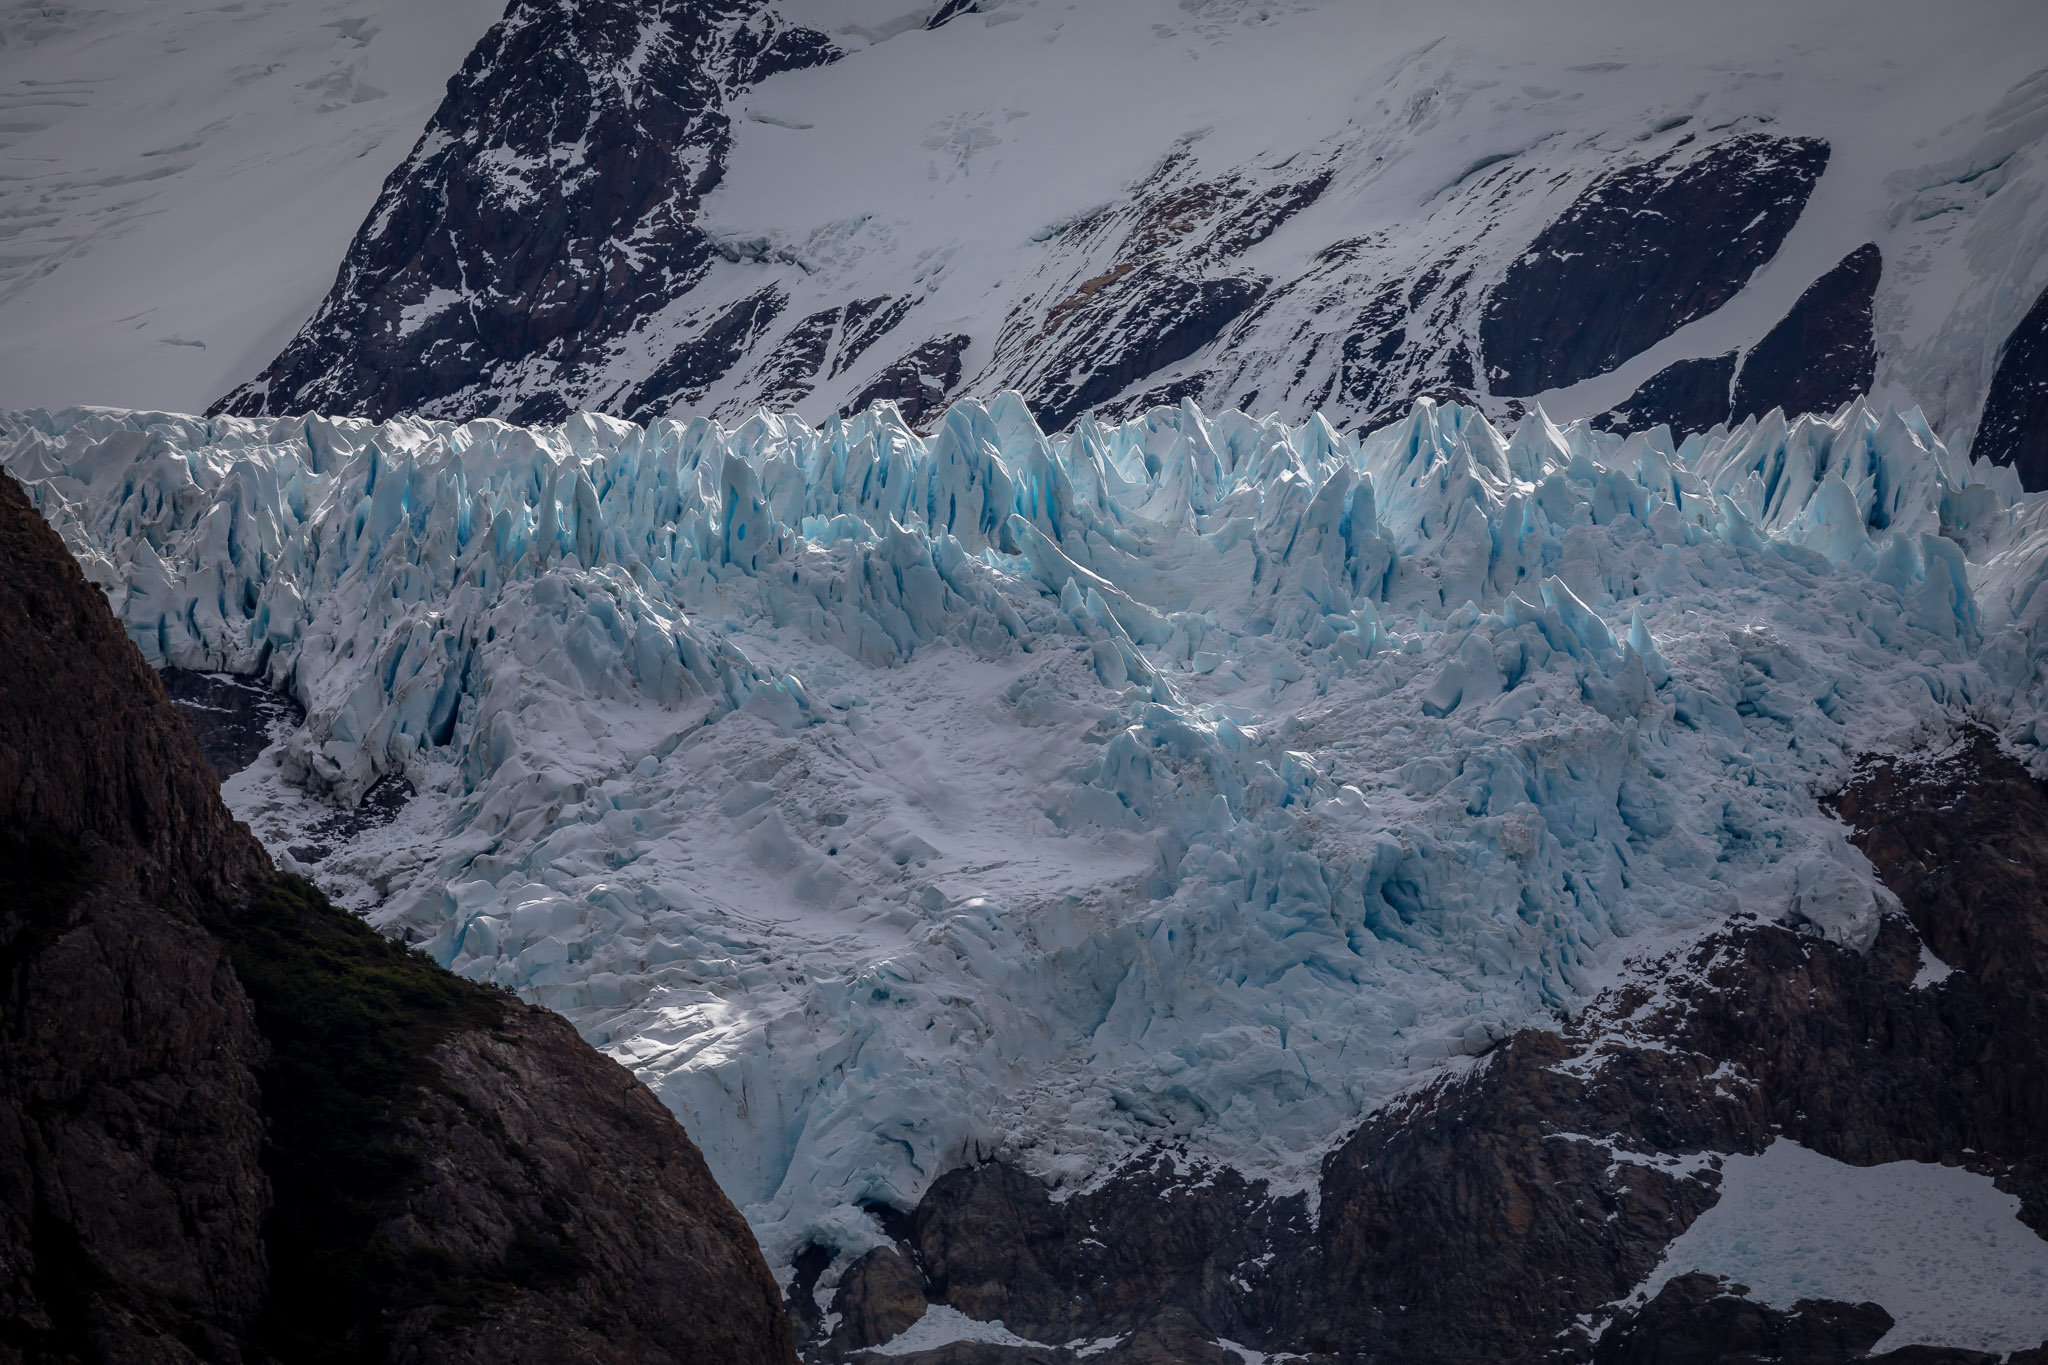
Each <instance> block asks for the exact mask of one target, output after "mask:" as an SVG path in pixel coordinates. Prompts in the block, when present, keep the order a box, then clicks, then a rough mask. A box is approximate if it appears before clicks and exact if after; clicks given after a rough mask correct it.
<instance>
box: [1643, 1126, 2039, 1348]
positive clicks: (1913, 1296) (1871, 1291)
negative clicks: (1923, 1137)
mask: <svg viewBox="0 0 2048 1365" xmlns="http://www.w3.org/2000/svg"><path fill="white" fill-rule="evenodd" d="M2019 1208H2020V1201H2019V1199H2018V1197H2017V1196H2014V1195H2010V1194H2002V1193H2000V1192H1999V1190H1998V1189H1997V1188H1996V1187H1995V1186H1994V1185H1993V1184H1992V1183H1991V1179H1990V1177H1988V1176H1983V1175H1977V1174H1975V1173H1973V1172H1970V1171H1965V1170H1962V1169H1960V1168H1957V1167H1953V1166H1937V1165H1933V1164H1931V1163H1928V1162H1919V1161H1893V1162H1887V1163H1885V1164H1884V1165H1881V1166H1849V1165H1845V1164H1844V1163H1842V1162H1839V1161H1834V1160H1830V1159H1829V1158H1827V1157H1824V1156H1822V1155H1821V1154H1820V1153H1818V1152H1814V1151H1810V1150H1808V1149H1807V1148H1805V1147H1802V1146H1800V1145H1799V1144H1798V1143H1796V1142H1793V1141H1791V1140H1790V1139H1787V1138H1780V1139H1779V1140H1778V1141H1776V1142H1774V1143H1772V1144H1771V1145H1770V1147H1769V1148H1768V1149H1766V1150H1765V1151H1763V1152H1762V1153H1760V1154H1758V1155H1756V1156H1730V1157H1725V1158H1722V1161H1721V1193H1720V1199H1719V1202H1717V1203H1716V1204H1715V1205H1714V1207H1712V1208H1710V1209H1708V1210H1707V1211H1706V1212H1705V1213H1703V1214H1701V1215H1700V1217H1699V1218H1698V1220H1697V1221H1695V1222H1694V1223H1693V1225H1692V1226H1691V1227H1689V1228H1687V1229H1686V1230H1685V1233H1684V1234H1683V1235H1682V1236H1681V1237H1679V1238H1678V1240H1677V1241H1675V1242H1673V1243H1672V1244H1671V1247H1670V1249H1669V1250H1668V1251H1667V1252H1666V1253H1665V1256H1664V1261H1663V1263H1662V1264H1661V1265H1659V1266H1658V1268H1657V1272H1656V1273H1655V1274H1654V1275H1652V1276H1651V1277H1650V1278H1649V1280H1647V1281H1646V1282H1645V1283H1644V1284H1643V1286H1642V1287H1641V1288H1640V1289H1638V1290H1637V1291H1636V1297H1637V1298H1638V1299H1649V1298H1652V1297H1655V1295H1656V1293H1657V1291H1658V1290H1660V1289H1662V1288H1663V1287H1664V1286H1665V1285H1666V1284H1667V1283H1669V1282H1670V1281H1671V1280H1673V1279H1675V1278H1676V1277H1678V1276H1679V1275H1683V1274H1686V1273H1688V1272H1690V1271H1694V1270H1704V1271H1706V1272H1707V1273H1709V1274H1713V1275H1725V1276H1727V1277H1729V1278H1730V1279H1732V1280H1735V1281H1736V1282H1738V1283H1740V1284H1744V1285H1747V1286H1748V1287H1749V1290H1750V1295H1751V1297H1752V1298H1755V1299H1757V1300H1758V1301H1760V1302H1763V1303H1768V1304H1771V1305H1773V1306H1775V1307H1779V1308H1790V1307H1792V1306H1793V1305H1794V1304H1795V1303H1797V1302H1798V1301H1799V1300H1800V1299H1835V1300H1839V1301H1842V1302H1847V1303H1877V1304H1881V1305H1883V1307H1884V1309H1885V1311H1886V1312H1888V1313H1890V1314H1891V1315H1892V1319H1893V1325H1892V1330H1891V1331H1890V1332H1888V1333H1886V1334H1885V1336H1884V1338H1883V1340H1881V1341H1879V1342H1878V1343H1877V1344H1876V1345H1875V1346H1873V1347H1872V1348H1871V1350H1872V1353H1873V1354H1879V1353H1882V1352H1885V1351H1892V1350H1896V1349H1898V1348H1900V1347H1902V1346H1912V1345H1933V1346H1961V1347H1965V1348H1968V1349H1970V1350H1977V1351H1990V1352H1998V1353H2003V1352H2006V1351H2017V1350H2025V1349H2027V1348H2029V1347H2034V1346H2038V1345H2040V1344H2041V1342H2042V1341H2044V1340H2048V1242H2043V1241H2042V1240H2041V1238H2040V1237H2039V1236H2038V1235H2036V1234H2035V1232H2034V1230H2033V1229H2032V1228H2029V1227H2028V1226H2027V1225H2026V1224H2025V1223H2022V1222H2021V1221H2020V1220H2019V1216H2018V1215H2019Z"/></svg>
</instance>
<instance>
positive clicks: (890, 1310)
mask: <svg viewBox="0 0 2048 1365" xmlns="http://www.w3.org/2000/svg"><path fill="white" fill-rule="evenodd" d="M832 1310H833V1311H834V1312H836V1313H837V1314H839V1327H838V1330H836V1331H835V1332H833V1334H832V1340H831V1342H830V1347H831V1349H833V1350H840V1351H853V1350H859V1349H861V1348H862V1347H866V1346H880V1345H882V1344H883V1343H884V1342H887V1341H889V1340H891V1339H893V1338H895V1337H896V1336H898V1335H900V1334H901V1333H902V1332H903V1330H904V1329H905V1328H907V1327H909V1326H910V1325H911V1324H912V1323H914V1322H916V1321H917V1320H918V1319H919V1318H921V1317H923V1316H924V1310H925V1299H924V1277H923V1276H922V1275H920V1274H918V1273H917V1267H916V1266H915V1265H914V1264H912V1263H911V1261H910V1259H909V1258H908V1257H906V1256H904V1255H903V1254H902V1253H901V1252H899V1251H897V1250H896V1249H895V1248H893V1247H876V1248H875V1249H874V1250H873V1251H870V1252H868V1253H867V1254H866V1255H864V1256H862V1257H861V1258H860V1259H859V1260H857V1261H855V1262H854V1263H853V1264H852V1265H851V1266H849V1267H847V1271H846V1274H845V1275H843V1276H841V1277H840V1280H839V1292H838V1293H837V1294H836V1295H835V1296H834V1297H833V1299H832Z"/></svg>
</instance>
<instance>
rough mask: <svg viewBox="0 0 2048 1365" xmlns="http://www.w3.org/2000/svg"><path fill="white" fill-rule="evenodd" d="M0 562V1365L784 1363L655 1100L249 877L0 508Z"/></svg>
mask: <svg viewBox="0 0 2048 1365" xmlns="http://www.w3.org/2000/svg"><path fill="white" fill-rule="evenodd" d="M0 557H4V560H5V562H6V564H7V565H8V573H7V574H6V575H4V576H0V638H4V639H6V640H7V641H8V644H9V648H10V651H11V652H12V658H11V659H10V664H9V667H8V669H7V670H6V671H5V672H0V1239H4V1240H0V1361H27V1360H46V1359H51V1360H63V1359H107V1360H137V1361H141V1360H149V1361H165V1362H174V1361H191V1360H210V1361H236V1360H243V1359H252V1360H253V1359H271V1358H274V1359H280V1360H286V1361H318V1360H380V1359H383V1360H394V1361H396V1360H409V1361H463V1360H476V1361H484V1360H490V1361H535V1362H539V1361H554V1360H561V1359H565V1358H575V1359H584V1360H595V1361H618V1362H621V1365H623V1363H624V1362H629V1361H662V1360H674V1361H698V1360H732V1361H762V1362H768V1361H783V1360H788V1359H790V1358H791V1357H792V1354H793V1351H792V1346H791V1339H790V1334H789V1328H788V1325H787V1321H786V1319H785V1318H784V1317H783V1315H782V1313H781V1311H780V1305H779V1303H778V1295H777V1290H776V1286H775V1283H774V1281H773V1279H772V1278H771V1277H770V1276H769V1274H768V1272H767V1268H766V1267H765V1266H764V1265H763V1264H762V1262H761V1258H760V1253H759V1251H758V1250H757V1249H756V1247H755V1245H754V1243H753V1239H752V1237H751V1235H750V1234H749V1233H748V1231H747V1228H746V1226H745V1224H744V1223H743V1222H742V1221H741V1220H740V1217H739V1215H738V1213H737V1212H736V1211H735V1210H734V1209H733V1207H732V1205H731V1204H730V1202H729V1201H727V1200H726V1199H725V1197H724V1196H723V1195H722V1194H721V1193H720V1192H719V1191H718V1189H717V1187H716V1186H715V1185H714V1184H713V1183H712V1181H711V1177H710V1174H709V1172H708V1171H707V1170H706V1169H705V1166H704V1163H703V1160H702V1158H701V1157H700V1156H699V1154H698V1152H697V1149H696V1148H695V1146H694V1145H692V1143H691V1142H690V1140H689V1138H688V1137H687V1136H686V1135H685V1134H684V1133H683V1130H682V1129H681V1128H680V1127H679V1126H678V1125H677V1124H676V1122H675V1121H674V1119H673V1118H672V1117H671V1116H670V1115H669V1114H668V1112H667V1111H666V1110H665V1109H663V1108H662V1107H661V1105H660V1104H659V1103H658V1102H657V1101H656V1100H655V1099H654V1097H653V1096H652V1095H650V1094H649V1093H648V1092H647V1091H646V1090H645V1089H644V1088H643V1087H641V1086H640V1085H639V1084H638V1083H637V1082H636V1081H634V1080H633V1078H632V1077H631V1075H630V1074H629V1073H628V1072H626V1071H625V1070H624V1069H623V1068H621V1067H619V1066H618V1065H617V1064H615V1063H613V1062H610V1061H608V1060H606V1059H604V1058H603V1057H601V1056H599V1055H598V1054H597V1053H595V1052H593V1051H591V1050H590V1049H589V1048H588V1047H587V1046H585V1045H584V1044H583V1043H582V1042H581V1041H580V1040H579V1039H578V1038H577V1037H576V1035H575V1033H574V1032H573V1031H572V1030H571V1029H570V1028H569V1026H568V1025H567V1024H566V1023H565V1022H563V1021H562V1020H560V1019H558V1018H556V1017H555V1016H553V1015H551V1014H548V1013H546V1012H545V1011H541V1010H536V1009H531V1008H529V1007H526V1006H523V1005H520V1004H518V1003H517V1002H516V1001H513V1000H511V999H510V998H509V997H506V996H503V995H500V994H498V993H496V992H492V991H488V990H485V989H482V988H479V987H476V986H474V985H472V984H470V983H468V982H465V981H462V980H460V979H458V978H456V977H454V976H452V975H450V974H449V973H447V972H445V971H443V970H442V969H440V968H439V967H437V966H435V965H433V964H432V963H431V962H429V961H427V960H426V959H424V958H421V957H418V956H416V955H414V954H413V953H411V952H409V951H408V950H406V949H405V948H403V947H400V946H399V945H396V944H393V943H390V942H388V941H386V940H385V939H383V938H381V937H379V936H378V935H377V934H375V933H374V932H373V931H371V930H370V929H369V928H368V927H367V926H365V925H364V924H362V923H361V922H360V921H358V920H356V919H355V918H354V917H352V916H350V915H347V914H344V913H343V912H341V911H339V910H336V909H335V908H333V907H332V906H331V905H329V904H328V903H327V901H326V899H325V898H324V897H322V896H321V895H320V894H319V892H317V891H316V890H314V889H313V888H311V887H310V886H307V885H306V884H305V883H303V882H300V881H298V880H296V879H294V878H282V877H278V876H276V875H275V874H274V873H273V872H272V870H271V868H270V863H269V859H268V858H267V857H266V856H265V854H264V852H263V850H262V848H261V847H260V846H259V845H258V844H257V843H256V841H255V839H254V838H253V837H251V836H250V834H249V831H248V830H247V828H246V827H244V826H242V825H240V824H238V823H236V822H235V821H234V819H233V818H232V817H231V816H230V815H229V814H228V812H227V810H226V808H225V807H223V806H222V805H221V803H220V798H219V788H218V783H217V781H216V779H215V778H214V776H213V774H212V773H211V772H210V771H209V770H208V768H207V766H206V762H205V759H204V758H203V757H202V754H201V752H200V749H199V746H198V744H197V743H196V742H195V740H194V738H193V735H192V733H191V731H190V730H188V729H187V728H186V726H185V724H184V723H183V722H182V721H181V720H180V719H179V717H178V715H177V713H176V712H175V711H173V710H172V709H171V706H170V704H169V703H168V702H167V701H166V699H165V696H164V692H163V689H162V686H161V685H160V684H159V683H158V681H157V678H156V675H155V674H154V673H152V672H151V671H150V670H149V668H148V667H147V666H146V665H145V664H144V663H143V661H142V657H141V655H140V653H139V652H138V651H137V650H136V648H135V647H134V645H133V644H131V643H130V642H129V641H128V640H127V639H126V638H124V637H123V636H122V634H121V632H120V630H119V628H118V627H117V626H116V625H115V623H114V620H113V617H112V615H111V613H110V612H109V611H108V609H107V604H106V600H105V598H103V597H102V596H101V595H100V593H99V592H98V590H97V589H95V588H93V587H92V586H91V585H90V584H89V583H87V582H86V580H85V578H84V576H83V575H82V574H81V573H80V572H79V570H78V567H77V565H76V564H75V563H74V562H73V561H72V560H71V558H70V556H69V555H68V554H67V553H66V552H65V550H64V548H63V544H62V542H61V541H59V540H58V538H57V536H56V534H55V533H54V532H52V531H51V530H50V529H49V527H48V526H46V525H45V524H44V523H43V521H42V519H41V518H40V517H39V516H38V515H37V514H36V512H35V511H34V509H33V508H32V507H31V506H30V505H29V503H28V501H27V499H26V497H25V496H24V495H23V493H22V491H21V489H20V487H19V486H18V485H16V484H15V483H14V482H13V480H11V479H0ZM59 699H61V700H59Z"/></svg>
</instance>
